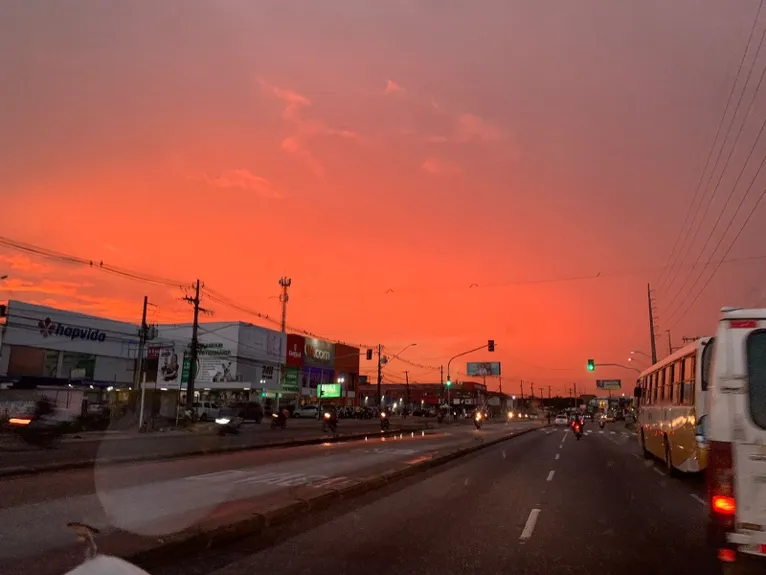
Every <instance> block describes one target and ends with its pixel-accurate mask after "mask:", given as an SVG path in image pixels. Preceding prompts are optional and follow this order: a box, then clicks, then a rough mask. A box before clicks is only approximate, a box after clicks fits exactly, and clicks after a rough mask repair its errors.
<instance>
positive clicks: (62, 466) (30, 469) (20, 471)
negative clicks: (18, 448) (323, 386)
mask: <svg viewBox="0 0 766 575" xmlns="http://www.w3.org/2000/svg"><path fill="white" fill-rule="evenodd" d="M416 431H426V428H421V429H389V430H388V431H384V432H381V431H376V430H372V431H369V432H367V433H355V434H351V435H340V436H338V437H310V438H306V439H294V440H287V441H276V442H273V443H263V444H257V445H230V446H221V447H216V448H211V449H190V450H187V451H181V452H178V453H165V454H162V453H150V454H146V455H126V456H124V457H110V458H107V459H81V460H77V461H62V462H58V463H48V464H43V465H37V466H23V465H22V466H17V467H5V468H0V478H3V477H18V476H22V475H40V474H43V473H52V472H54V471H69V470H74V469H88V468H91V467H95V466H96V465H119V464H121V463H142V462H149V461H171V460H173V459H182V458H186V457H203V456H205V455H216V454H218V453H235V452H238V451H256V450H260V449H275V448H280V447H282V448H284V447H301V446H304V445H320V444H322V443H345V442H348V441H361V440H363V439H365V438H369V437H373V438H375V437H389V436H391V435H397V434H399V433H415V432H416Z"/></svg>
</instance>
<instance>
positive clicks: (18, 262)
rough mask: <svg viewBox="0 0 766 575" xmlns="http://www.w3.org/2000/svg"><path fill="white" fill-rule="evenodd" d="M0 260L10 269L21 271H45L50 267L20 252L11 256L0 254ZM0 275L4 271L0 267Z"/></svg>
mask: <svg viewBox="0 0 766 575" xmlns="http://www.w3.org/2000/svg"><path fill="white" fill-rule="evenodd" d="M0 262H2V263H4V264H5V265H7V266H8V267H10V268H11V269H12V270H16V271H21V272H45V271H48V270H49V269H50V268H49V267H48V266H46V265H44V264H41V263H38V262H35V261H32V259H30V258H28V257H27V256H24V255H21V254H18V255H13V256H4V255H0ZM1 275H5V273H3V270H1V269H0V276H1Z"/></svg>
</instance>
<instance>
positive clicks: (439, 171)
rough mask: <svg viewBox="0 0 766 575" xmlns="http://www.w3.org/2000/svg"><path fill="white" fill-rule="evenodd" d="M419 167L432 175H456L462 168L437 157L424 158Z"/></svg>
mask: <svg viewBox="0 0 766 575" xmlns="http://www.w3.org/2000/svg"><path fill="white" fill-rule="evenodd" d="M420 168H421V169H422V170H423V171H424V172H428V173H429V174H432V175H434V176H449V175H452V176H454V175H458V174H460V173H462V170H461V169H460V168H459V167H458V166H455V165H453V164H448V163H446V162H444V161H442V160H439V159H438V158H433V157H431V158H426V159H425V160H424V161H423V163H422V164H421V165H420Z"/></svg>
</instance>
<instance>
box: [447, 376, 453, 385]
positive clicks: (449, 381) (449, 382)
mask: <svg viewBox="0 0 766 575" xmlns="http://www.w3.org/2000/svg"><path fill="white" fill-rule="evenodd" d="M451 385H452V380H451V379H450V378H447V387H450V386H451Z"/></svg>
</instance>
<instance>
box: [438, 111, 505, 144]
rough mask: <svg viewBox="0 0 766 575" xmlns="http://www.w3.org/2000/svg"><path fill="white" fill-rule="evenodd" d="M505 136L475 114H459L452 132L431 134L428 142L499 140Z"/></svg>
mask: <svg viewBox="0 0 766 575" xmlns="http://www.w3.org/2000/svg"><path fill="white" fill-rule="evenodd" d="M504 139H505V136H504V135H503V133H502V132H501V131H500V129H499V128H497V127H495V126H493V125H492V124H489V123H488V122H486V121H485V120H483V119H482V118H480V117H479V116H477V115H476V114H460V115H459V116H458V117H457V119H456V120H455V126H454V128H453V130H452V133H450V134H449V135H446V136H431V137H430V138H428V141H429V142H433V143H436V144H444V143H448V142H457V143H468V142H500V141H503V140H504Z"/></svg>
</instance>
